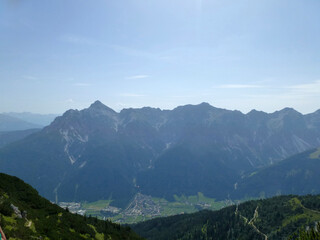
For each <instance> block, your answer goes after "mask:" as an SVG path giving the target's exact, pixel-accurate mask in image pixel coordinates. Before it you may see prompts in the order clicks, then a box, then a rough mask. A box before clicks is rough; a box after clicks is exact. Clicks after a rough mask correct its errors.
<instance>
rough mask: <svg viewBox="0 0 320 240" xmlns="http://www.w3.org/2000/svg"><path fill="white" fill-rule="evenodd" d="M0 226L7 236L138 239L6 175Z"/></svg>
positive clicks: (0, 178)
mask: <svg viewBox="0 0 320 240" xmlns="http://www.w3.org/2000/svg"><path fill="white" fill-rule="evenodd" d="M13 205H14V206H15V207H17V210H14V209H13ZM0 226H1V227H2V229H3V231H4V232H5V234H6V237H7V238H8V239H10V238H12V239H13V238H14V239H21V240H28V239H68V240H70V239H75V240H79V239H97V240H103V239H119V240H123V239H130V240H131V239H137V240H138V239H141V238H140V237H138V236H137V235H136V234H135V233H134V232H133V231H132V230H131V229H130V228H129V227H122V226H120V225H118V224H113V223H111V222H109V221H101V220H98V219H96V218H92V217H83V216H80V215H74V214H71V213H70V212H68V211H65V210H63V209H62V208H60V207H58V206H57V205H54V204H52V203H50V202H49V201H48V200H46V199H44V198H42V197H40V196H39V195H38V193H37V191H36V190H34V189H33V188H32V187H31V186H29V185H27V184H25V183H24V182H23V181H21V180H20V179H18V178H16V177H11V176H9V175H6V174H0Z"/></svg>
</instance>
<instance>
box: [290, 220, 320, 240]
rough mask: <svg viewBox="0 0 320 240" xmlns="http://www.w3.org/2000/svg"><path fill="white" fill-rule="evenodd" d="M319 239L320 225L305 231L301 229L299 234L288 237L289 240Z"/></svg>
mask: <svg viewBox="0 0 320 240" xmlns="http://www.w3.org/2000/svg"><path fill="white" fill-rule="evenodd" d="M318 239H320V223H318V224H317V226H315V227H312V228H309V229H307V230H305V229H301V230H300V231H299V233H295V234H293V235H292V236H290V238H289V240H318Z"/></svg>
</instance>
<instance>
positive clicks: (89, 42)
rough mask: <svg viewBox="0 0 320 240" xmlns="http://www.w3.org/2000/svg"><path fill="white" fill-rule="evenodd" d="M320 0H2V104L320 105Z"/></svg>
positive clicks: (33, 108) (29, 107) (19, 107)
mask: <svg viewBox="0 0 320 240" xmlns="http://www.w3.org/2000/svg"><path fill="white" fill-rule="evenodd" d="M319 12H320V1H319V0H90V1H88V0H41V1H39V0H28V1H25V0H0V103H1V104H0V112H25V111H28V112H34V113H63V112H64V111H66V110H68V109H70V108H72V109H83V108H86V107H88V106H89V105H90V104H91V103H92V102H94V101H95V100H100V101H101V102H103V103H104V104H105V105H107V106H109V107H111V108H113V109H115V110H116V111H120V110H121V109H123V108H130V107H132V108H138V107H143V106H150V107H157V108H161V109H173V108H175V107H177V106H180V105H186V104H199V103H201V102H208V103H210V104H211V105H213V106H215V107H220V108H226V109H231V110H234V109H237V110H240V111H242V112H244V113H246V112H249V111H250V110H251V109H256V110H261V111H266V112H274V111H276V110H280V109H282V108H285V107H292V108H295V109H296V110H298V111H300V112H302V113H310V112H314V111H316V110H318V109H320V14H319Z"/></svg>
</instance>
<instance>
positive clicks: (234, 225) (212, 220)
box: [132, 195, 320, 240]
mask: <svg viewBox="0 0 320 240" xmlns="http://www.w3.org/2000/svg"><path fill="white" fill-rule="evenodd" d="M317 221H320V196H319V195H318V196H312V195H308V196H293V195H290V196H280V197H274V198H271V199H266V200H255V201H248V202H245V203H242V204H240V205H234V206H230V207H227V208H224V209H221V210H219V211H214V212H213V211H201V212H198V213H194V214H185V215H184V214H182V215H177V216H173V217H167V218H158V219H153V220H150V221H147V222H142V223H139V224H136V225H133V226H132V227H133V229H134V230H135V231H136V232H137V233H139V234H140V235H141V236H143V237H145V238H147V239H150V240H162V239H163V240H177V239H179V240H191V239H199V240H201V239H206V240H211V239H212V240H213V239H215V240H217V239H221V240H226V239H230V240H231V239H232V240H233V239H234V240H236V239H246V240H248V239H255V240H257V239H261V240H266V239H269V240H278V239H287V238H288V237H289V236H291V235H292V234H294V233H296V232H298V231H299V229H301V227H306V226H309V227H313V226H314V225H315V223H316V222H317Z"/></svg>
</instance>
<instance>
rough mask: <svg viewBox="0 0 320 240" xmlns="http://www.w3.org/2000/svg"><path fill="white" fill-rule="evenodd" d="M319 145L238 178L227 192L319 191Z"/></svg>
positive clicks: (244, 194)
mask: <svg viewBox="0 0 320 240" xmlns="http://www.w3.org/2000/svg"><path fill="white" fill-rule="evenodd" d="M319 170H320V148H319V149H313V150H309V151H306V152H303V153H300V154H297V155H294V156H292V157H290V158H288V159H285V160H283V161H281V162H279V163H277V164H274V165H272V166H270V167H266V168H264V169H261V170H259V171H256V172H254V173H252V174H249V176H247V177H245V178H243V179H241V180H240V181H239V182H238V184H237V189H236V190H235V192H234V193H233V194H232V195H231V196H232V197H233V198H235V199H241V198H243V197H255V196H261V197H270V196H274V195H280V194H284V195H285V194H301V195H303V194H308V193H312V194H317V193H319V192H320V189H319V183H320V174H319Z"/></svg>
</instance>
